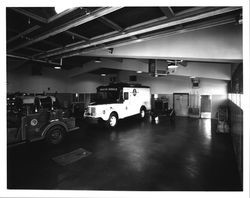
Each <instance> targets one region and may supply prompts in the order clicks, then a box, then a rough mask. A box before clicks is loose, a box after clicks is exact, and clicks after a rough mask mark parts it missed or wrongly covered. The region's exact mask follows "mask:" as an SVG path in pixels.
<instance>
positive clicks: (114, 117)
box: [107, 113, 118, 128]
mask: <svg viewBox="0 0 250 198" xmlns="http://www.w3.org/2000/svg"><path fill="white" fill-rule="evenodd" d="M117 122H118V116H117V114H116V113H111V114H110V116H109V119H108V121H107V125H108V127H110V128H114V127H116V125H117Z"/></svg>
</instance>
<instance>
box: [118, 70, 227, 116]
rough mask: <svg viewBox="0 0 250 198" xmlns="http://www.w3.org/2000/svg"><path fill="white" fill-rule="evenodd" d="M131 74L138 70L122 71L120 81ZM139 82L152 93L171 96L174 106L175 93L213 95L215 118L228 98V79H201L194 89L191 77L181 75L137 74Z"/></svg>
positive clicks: (170, 100)
mask: <svg viewBox="0 0 250 198" xmlns="http://www.w3.org/2000/svg"><path fill="white" fill-rule="evenodd" d="M130 75H137V74H136V72H124V71H122V72H120V74H119V81H121V82H128V81H129V76H130ZM137 83H140V84H142V85H146V86H150V88H151V93H152V94H165V95H168V98H169V107H171V108H172V107H173V96H172V94H173V93H189V94H200V95H212V118H215V116H216V112H217V110H218V107H219V105H221V104H223V103H224V102H225V101H226V100H227V81H224V80H215V79H206V78H202V79H201V80H200V88H199V89H193V88H192V83H191V80H190V78H188V77H181V76H166V77H157V78H155V77H151V76H149V75H148V74H144V75H137Z"/></svg>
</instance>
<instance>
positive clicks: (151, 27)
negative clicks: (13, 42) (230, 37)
mask: <svg viewBox="0 0 250 198" xmlns="http://www.w3.org/2000/svg"><path fill="white" fill-rule="evenodd" d="M239 9H240V7H223V8H221V7H218V8H214V10H210V11H206V12H205V13H199V14H196V15H193V14H192V13H190V15H191V16H189V17H188V16H186V15H185V17H183V16H179V17H174V18H171V19H166V20H160V21H155V22H153V23H150V24H145V25H141V26H136V27H134V28H131V27H129V28H126V29H125V30H124V32H126V33H125V34H122V33H119V32H118V33H117V32H116V33H114V34H110V35H108V36H103V37H99V38H97V39H93V40H92V39H91V40H90V42H84V43H81V42H79V43H77V44H76V45H72V44H71V45H70V46H69V47H68V46H65V47H64V48H61V49H59V50H56V51H53V52H51V53H46V54H44V55H41V56H39V58H48V57H51V56H57V55H59V54H65V53H68V54H75V52H72V51H79V50H81V49H84V48H89V47H92V46H96V45H99V44H104V43H106V42H111V41H117V40H119V39H124V38H128V37H131V36H136V35H140V34H145V33H148V32H152V31H155V30H161V29H164V28H168V27H173V26H177V25H181V24H185V23H188V22H195V21H197V20H200V19H205V18H208V17H213V16H217V15H220V14H224V13H228V12H232V11H235V10H239Z"/></svg>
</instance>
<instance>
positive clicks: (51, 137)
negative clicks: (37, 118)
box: [46, 125, 65, 145]
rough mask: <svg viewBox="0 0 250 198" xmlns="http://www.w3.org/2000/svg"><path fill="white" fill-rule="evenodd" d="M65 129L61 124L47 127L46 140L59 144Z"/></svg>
mask: <svg viewBox="0 0 250 198" xmlns="http://www.w3.org/2000/svg"><path fill="white" fill-rule="evenodd" d="M64 136H65V129H64V128H63V127H62V126H59V125H56V126H53V127H51V128H50V129H49V131H48V133H47V135H46V141H47V143H49V144H54V145H55V144H59V143H61V142H62V141H63V139H64Z"/></svg>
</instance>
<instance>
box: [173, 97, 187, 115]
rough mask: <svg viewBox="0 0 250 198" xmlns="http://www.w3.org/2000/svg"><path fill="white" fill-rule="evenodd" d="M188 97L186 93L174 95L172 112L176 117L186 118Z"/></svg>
mask: <svg viewBox="0 0 250 198" xmlns="http://www.w3.org/2000/svg"><path fill="white" fill-rule="evenodd" d="M188 97H189V95H188V94H187V93H178V94H177V93H175V94H174V110H175V115H176V116H188V102H189V101H188Z"/></svg>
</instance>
